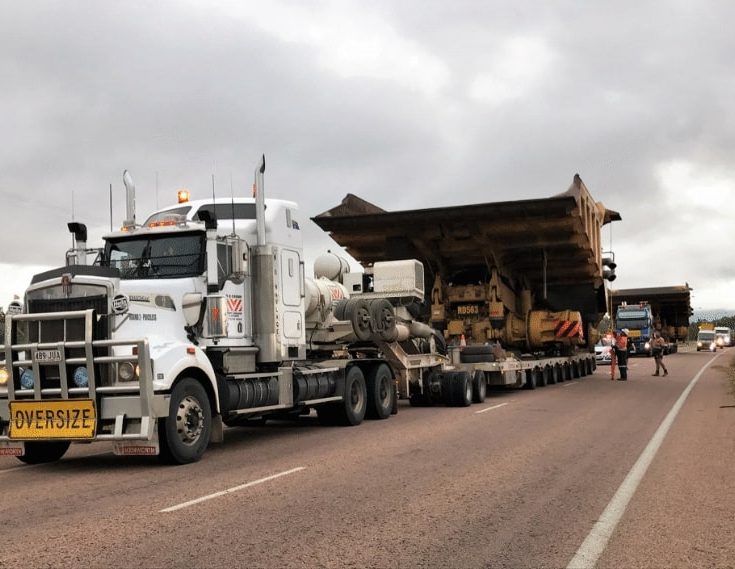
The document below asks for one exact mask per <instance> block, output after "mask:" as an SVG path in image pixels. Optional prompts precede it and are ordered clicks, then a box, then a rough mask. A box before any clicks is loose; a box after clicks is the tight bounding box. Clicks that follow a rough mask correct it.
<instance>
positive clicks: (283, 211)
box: [0, 158, 469, 463]
mask: <svg viewBox="0 0 735 569" xmlns="http://www.w3.org/2000/svg"><path fill="white" fill-rule="evenodd" d="M264 171H265V158H263V161H262V163H261V164H260V165H259V167H258V169H257V170H256V176H255V177H256V184H255V186H256V187H257V191H256V197H255V198H238V199H237V200H235V199H232V200H215V201H209V202H188V203H183V204H180V205H179V206H176V207H174V208H169V209H167V210H163V211H161V212H158V213H156V214H155V215H153V216H152V217H151V218H149V219H148V220H147V221H146V223H144V224H142V225H138V224H136V221H135V206H134V203H135V197H134V196H135V194H134V190H135V188H134V185H133V183H132V179H131V178H130V176H129V175H127V174H126V175H125V176H124V181H125V185H126V189H127V220H126V221H125V222H124V224H123V227H122V229H121V230H120V231H117V232H114V233H111V234H109V235H107V236H105V238H104V241H105V246H104V249H103V250H101V251H99V254H98V258H97V260H96V262H95V263H94V264H91V265H89V264H87V258H88V256H89V255H90V253H92V252H95V251H94V250H91V249H87V244H86V240H87V237H86V228H85V227H84V226H83V225H81V224H78V223H74V224H69V228H70V230H71V231H72V232H73V233H74V234H75V243H76V245H75V248H74V249H73V250H72V251H71V252H70V253H68V254H67V265H66V266H64V267H61V268H59V269H55V270H51V271H48V272H46V273H42V274H39V275H36V276H35V277H34V278H33V280H32V283H31V286H30V287H29V288H28V290H27V291H26V295H25V310H24V313H23V314H18V315H9V316H8V317H7V320H6V325H5V330H6V343H5V345H4V346H0V454H5V455H15V456H17V457H18V458H20V460H22V461H24V462H28V463H38V462H50V461H54V460H58V459H59V458H60V457H61V456H63V454H64V453H65V452H66V450H67V449H68V447H69V445H70V443H71V442H75V441H81V442H91V441H111V442H112V443H113V448H114V451H115V453H117V454H123V455H125V454H133V455H135V454H144V455H149V454H150V455H156V454H160V455H161V456H162V457H163V458H165V459H166V460H167V461H170V462H174V463H188V462H193V461H196V460H199V458H200V457H201V456H202V454H203V453H204V451H205V449H206V447H207V445H208V444H209V442H210V441H213V442H221V441H222V440H223V436H224V428H223V425H241V424H244V423H246V422H247V421H248V420H251V419H260V418H263V417H268V416H289V415H299V414H304V413H308V412H309V411H310V410H311V409H316V411H317V413H318V416H319V419H320V420H321V421H322V422H325V423H329V424H343V425H357V424H359V423H360V422H362V420H363V418H364V417H366V416H367V417H369V418H376V419H384V418H387V417H388V416H389V415H390V413H391V412H393V411H394V410H395V409H396V404H395V402H396V381H395V380H396V377H397V376H398V375H400V374H402V375H403V377H404V378H407V377H414V378H416V377H417V378H421V376H422V375H423V374H424V373H426V372H428V371H430V370H431V368H438V369H442V368H444V367H446V366H447V364H448V361H449V360H448V358H447V357H446V356H444V355H442V354H440V353H436V351H435V349H434V346H433V341H432V331H431V329H430V328H429V327H428V326H427V325H425V324H421V323H419V322H415V321H413V319H412V318H411V316H410V315H409V313H408V311H407V310H406V306H407V305H410V304H411V303H412V302H420V301H421V300H423V294H424V291H423V286H424V285H423V283H424V275H423V267H422V265H421V263H419V262H418V261H415V260H406V261H397V262H386V263H376V264H375V266H373V267H371V268H370V270H369V271H366V273H364V274H363V273H357V274H355V273H349V272H348V268H349V267H348V265H347V263H345V262H343V261H342V260H341V259H339V258H338V257H336V256H333V255H328V256H326V257H324V258H322V259H321V260H320V261H318V262H317V263H316V267H315V269H316V276H315V278H307V277H306V275H305V267H304V261H303V250H302V237H301V229H300V226H299V221H300V220H299V217H298V209H297V205H296V204H295V203H293V202H289V201H284V200H275V199H274V200H268V201H267V203H266V200H265V198H264V194H263V183H262V182H263V173H264ZM218 217H219V218H220V219H222V218H227V219H228V221H227V223H226V224H225V223H222V224H220V225H218V222H217V218H218ZM327 273H328V274H329V276H331V277H332V279H328V278H326V274H327ZM333 279H338V280H339V281H341V282H338V280H333ZM391 349H394V350H395V351H396V354H395V356H394V357H392V358H391V359H390V360H388V359H386V358H385V356H384V351H385V350H391ZM406 352H408V353H411V354H412V359H411V361H410V362H409V361H408V360H407V359H405V358H404V356H405V354H406ZM417 357H418V360H417ZM402 358H404V359H402ZM401 361H403V362H404V364H405V365H402V364H401ZM409 368H410V369H409ZM452 378H453V381H455V382H456V381H459V382H460V383H459V388H460V389H463V388H465V387H466V386H467V385H468V384H469V376H468V374H460V376H459V377H456V376H452ZM445 383H446V382H445ZM450 383H451V382H450ZM449 387H450V385H449V384H446V385H445V388H444V389H445V391H446V390H447V389H448V388H449ZM454 391H456V390H454ZM454 391H453V393H454ZM444 399H445V400H447V401H450V400H451V401H454V400H455V399H451V398H450V397H449V396H446V397H444ZM457 401H458V404H459V403H461V402H460V401H459V399H457Z"/></svg>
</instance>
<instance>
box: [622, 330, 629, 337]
mask: <svg viewBox="0 0 735 569" xmlns="http://www.w3.org/2000/svg"><path fill="white" fill-rule="evenodd" d="M621 332H622V333H623V334H625V335H626V336H627V335H628V329H627V328H623V329H622V330H621Z"/></svg>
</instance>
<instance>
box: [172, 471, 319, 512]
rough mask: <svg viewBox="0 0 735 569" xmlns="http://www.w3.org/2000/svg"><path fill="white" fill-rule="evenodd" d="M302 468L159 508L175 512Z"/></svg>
mask: <svg viewBox="0 0 735 569" xmlns="http://www.w3.org/2000/svg"><path fill="white" fill-rule="evenodd" d="M300 470H306V467H305V466H298V467H296V468H292V469H291V470H286V471H285V472H279V473H278V474H273V475H271V476H266V477H265V478H260V479H259V480H253V481H252V482H248V483H247V484H241V485H240V486H235V487H233V488H228V489H227V490H222V491H221V492H215V493H214V494H209V495H207V496H202V497H201V498H196V499H194V500H189V501H188V502H184V503H182V504H177V505H176V506H171V507H170V508H164V509H163V510H159V513H164V512H174V511H176V510H181V509H183V508H188V507H189V506H193V505H194V504H198V503H199V502H206V501H207V500H211V499H212V498H219V497H220V496H224V495H225V494H231V493H233V492H237V491H238V490H243V489H244V488H250V486H255V485H256V484H262V483H263V482H268V481H269V480H274V479H276V478H280V477H281V476H286V475H288V474H293V473H294V472H299V471H300Z"/></svg>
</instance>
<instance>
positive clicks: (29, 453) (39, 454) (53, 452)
mask: <svg viewBox="0 0 735 569" xmlns="http://www.w3.org/2000/svg"><path fill="white" fill-rule="evenodd" d="M69 444H70V443H69V441H53V442H40V441H31V442H27V443H26V444H25V447H26V451H25V454H24V455H23V456H19V457H18V460H20V461H21V462H25V463H26V464H43V463H45V462H56V461H57V460H59V459H60V458H61V457H62V456H64V453H66V451H67V450H68V449H69Z"/></svg>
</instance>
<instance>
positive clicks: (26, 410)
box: [8, 399, 97, 439]
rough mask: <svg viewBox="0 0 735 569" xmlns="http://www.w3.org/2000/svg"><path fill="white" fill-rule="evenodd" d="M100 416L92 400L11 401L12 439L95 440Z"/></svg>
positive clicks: (10, 435) (10, 434) (10, 436)
mask: <svg viewBox="0 0 735 569" xmlns="http://www.w3.org/2000/svg"><path fill="white" fill-rule="evenodd" d="M96 424H97V417H96V414H95V409H94V401H92V400H91V399H69V400H67V399H65V400H61V401H58V400H57V401H11V402H10V433H8V435H9V438H11V439H92V438H94V433H95V427H96Z"/></svg>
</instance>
